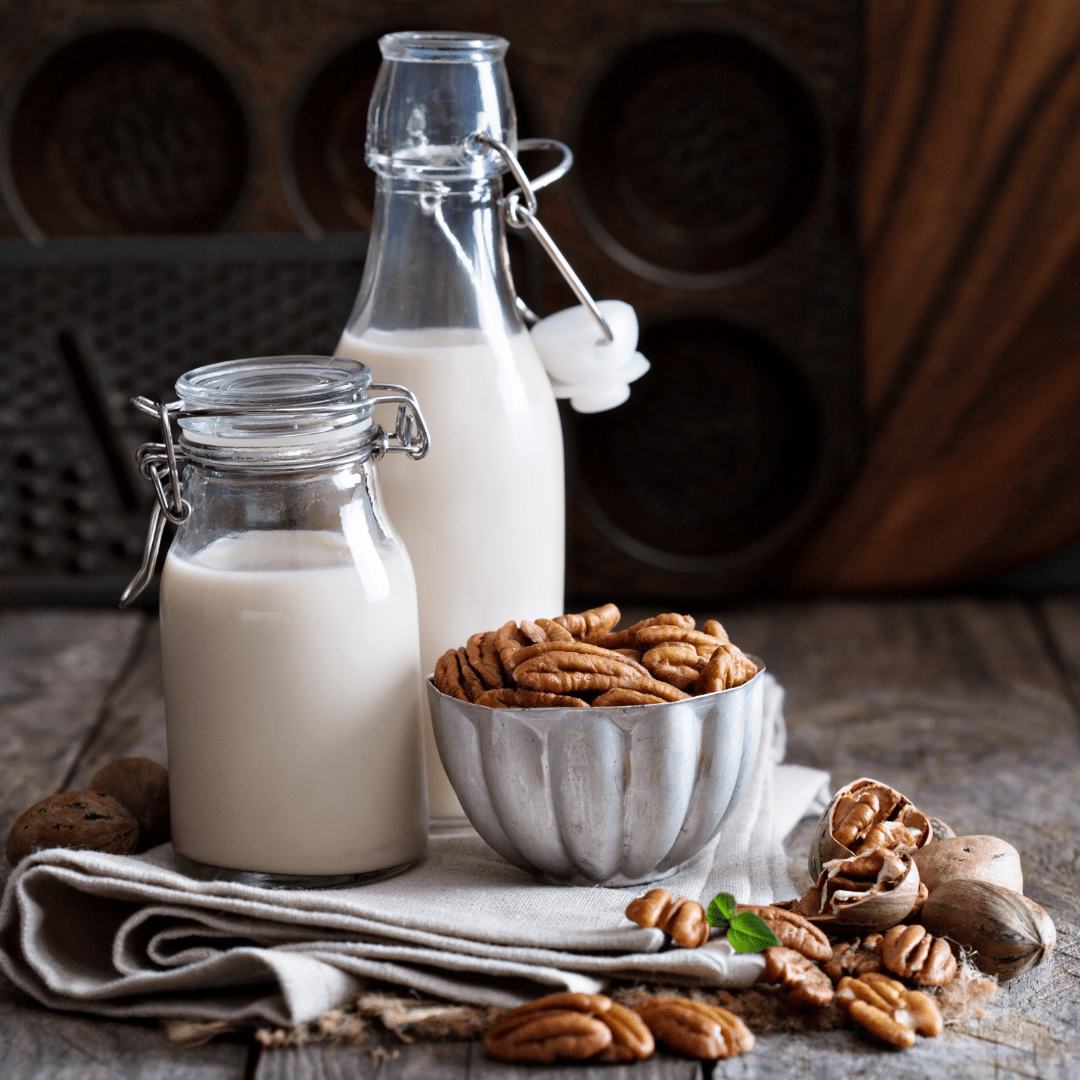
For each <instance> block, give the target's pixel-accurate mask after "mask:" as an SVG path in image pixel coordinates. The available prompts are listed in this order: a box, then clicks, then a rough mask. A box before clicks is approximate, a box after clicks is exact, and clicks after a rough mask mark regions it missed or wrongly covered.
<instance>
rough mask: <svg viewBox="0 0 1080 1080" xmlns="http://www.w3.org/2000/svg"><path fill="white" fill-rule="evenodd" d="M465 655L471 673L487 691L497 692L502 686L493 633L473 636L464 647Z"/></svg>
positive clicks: (500, 666) (501, 674)
mask: <svg viewBox="0 0 1080 1080" xmlns="http://www.w3.org/2000/svg"><path fill="white" fill-rule="evenodd" d="M465 655H466V657H468V660H469V663H470V664H471V665H472V669H473V671H475V672H476V674H477V675H479V676H480V681H481V682H482V683H483V684H484V686H485V687H486V688H487V689H488V690H498V689H499V687H501V686H502V685H503V671H502V664H501V663H500V662H499V653H498V650H497V649H496V648H495V631H494V630H489V631H487V633H484V634H473V636H472V637H471V638H469V641H468V644H467V645H466V646H465Z"/></svg>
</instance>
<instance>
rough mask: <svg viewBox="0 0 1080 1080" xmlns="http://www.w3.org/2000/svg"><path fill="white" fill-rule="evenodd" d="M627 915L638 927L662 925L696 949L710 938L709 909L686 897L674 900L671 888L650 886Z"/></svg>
mask: <svg viewBox="0 0 1080 1080" xmlns="http://www.w3.org/2000/svg"><path fill="white" fill-rule="evenodd" d="M626 917H627V918H628V919H629V920H630V921H631V922H636V923H637V924H638V926H645V927H650V926H655V927H658V928H659V929H660V930H663V931H664V933H665V934H668V935H669V936H670V937H671V939H672V941H674V942H675V944H676V945H679V946H681V947H682V948H684V949H696V948H697V947H698V946H699V945H704V944H705V942H706V941H708V940H709V924H708V923H707V922H706V921H705V909H704V908H703V907H702V906H701V905H700V904H699V903H698V902H697V901H696V900H688V899H687V898H686V897H685V896H680V897H678V898H676V899H674V900H673V899H672V898H671V893H670V892H668V890H667V889H650V890H649V891H648V892H647V893H646V894H645V895H644V896H639V897H638V898H637V899H636V900H631V901H630V903H629V904H628V905H627V907H626Z"/></svg>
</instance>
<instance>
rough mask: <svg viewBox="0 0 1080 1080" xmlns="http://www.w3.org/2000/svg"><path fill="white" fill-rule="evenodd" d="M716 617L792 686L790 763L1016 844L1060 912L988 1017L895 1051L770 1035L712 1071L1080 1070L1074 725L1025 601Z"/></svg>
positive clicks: (1031, 877) (1079, 848) (1045, 899)
mask: <svg viewBox="0 0 1080 1080" xmlns="http://www.w3.org/2000/svg"><path fill="white" fill-rule="evenodd" d="M1064 610H1065V608H1064V606H1063V607H1062V611H1064ZM1064 620H1065V616H1064V615H1062V616H1061V618H1059V619H1058V620H1057V624H1061V625H1064ZM723 621H724V624H725V626H727V628H728V631H729V632H730V634H731V636H732V639H733V640H734V641H736V642H737V643H738V644H739V645H740V646H742V647H743V648H746V649H748V650H749V651H751V652H754V653H756V654H757V655H759V656H761V657H762V658H763V659H764V660H765V661H766V663H767V664H768V666H769V668H770V670H772V671H773V672H774V673H775V674H776V676H777V678H778V679H780V681H781V683H783V685H784V686H785V688H786V690H787V701H786V709H785V712H786V716H787V721H788V727H789V740H788V759H789V760H793V761H799V762H803V763H805V764H812V765H817V766H819V767H821V768H825V769H829V770H830V771H831V772H832V776H833V782H834V784H835V785H840V784H843V783H847V782H848V781H850V780H853V779H855V778H856V777H858V776H863V775H868V776H874V777H878V778H880V779H882V780H885V781H887V782H888V783H891V784H893V785H894V786H895V787H897V788H899V789H900V790H902V791H904V792H906V793H907V794H909V795H911V796H912V798H913V799H914V800H915V802H916V804H917V805H919V806H920V807H921V808H923V809H925V810H927V811H929V812H931V813H937V814H940V815H941V816H942V817H944V818H945V819H946V820H947V821H949V822H950V823H951V824H952V825H953V827H954V828H955V829H956V830H957V832H958V833H960V834H970V833H989V834H992V835H996V836H1001V837H1003V838H1005V839H1006V840H1008V841H1009V842H1010V843H1012V844H1014V845H1015V846H1016V848H1017V849H1018V850H1019V852H1020V856H1021V862H1022V865H1023V870H1024V878H1025V887H1024V891H1025V893H1026V894H1027V895H1028V896H1030V897H1032V899H1034V900H1036V901H1037V902H1038V903H1040V904H1042V905H1043V907H1045V908H1046V909H1047V911H1048V912H1049V913H1050V914H1051V915H1052V917H1053V918H1054V921H1055V923H1056V925H1057V929H1058V949H1057V951H1056V953H1055V954H1054V956H1053V958H1052V960H1051V961H1050V963H1048V964H1046V965H1044V966H1043V967H1042V968H1039V969H1038V970H1036V971H1035V972H1032V973H1030V974H1028V975H1025V976H1021V977H1020V978H1018V979H1015V980H1013V981H1012V982H1010V983H1007V984H1005V985H1004V986H1003V987H1002V988H1001V990H1000V992H999V995H998V997H997V998H996V999H995V1001H994V1005H993V1010H994V1011H993V1015H992V1016H991V1018H990V1019H988V1020H987V1021H985V1022H984V1023H981V1024H976V1023H965V1024H962V1025H960V1026H959V1027H958V1028H957V1029H953V1030H950V1031H948V1032H947V1033H946V1035H945V1036H943V1037H942V1039H941V1040H938V1041H934V1042H926V1043H924V1042H922V1041H920V1043H919V1045H918V1046H917V1047H916V1048H914V1049H913V1050H911V1051H907V1052H905V1053H904V1054H895V1053H892V1052H889V1051H885V1050H881V1049H879V1048H877V1047H874V1046H872V1045H871V1044H870V1043H869V1041H868V1040H867V1039H866V1038H865V1037H864V1036H862V1035H859V1034H857V1033H854V1032H848V1031H840V1032H831V1033H827V1034H813V1035H810V1034H798V1035H796V1034H788V1035H782V1036H780V1035H769V1036H764V1037H762V1038H761V1039H760V1040H759V1045H758V1048H757V1049H756V1050H755V1051H754V1053H753V1054H750V1055H747V1056H746V1057H745V1058H740V1059H738V1060H737V1061H731V1062H727V1063H723V1064H721V1065H719V1066H717V1068H716V1070H715V1072H714V1074H713V1075H714V1076H715V1077H721V1076H723V1077H746V1078H751V1077H752V1078H755V1080H756V1078H758V1077H772V1076H788V1075H795V1074H797V1075H800V1076H806V1077H814V1078H818V1077H820V1078H822V1080H824V1078H826V1077H828V1078H830V1080H831V1078H832V1077H835V1076H840V1075H859V1076H865V1077H868V1078H869V1077H881V1078H882V1080H885V1078H889V1080H896V1078H898V1077H899V1078H907V1077H911V1078H912V1080H914V1078H915V1077H923V1076H930V1077H937V1076H941V1077H946V1076H948V1077H950V1078H954V1077H958V1078H968V1077H970V1078H972V1080H975V1078H979V1077H983V1076H987V1075H995V1076H997V1075H1003V1076H1009V1075H1023V1076H1038V1077H1043V1078H1050V1077H1054V1078H1057V1077H1061V1078H1062V1080H1064V1078H1065V1077H1066V1076H1075V1075H1077V1073H1078V1072H1080V1037H1078V1032H1080V1001H1078V997H1077V994H1076V989H1075V987H1076V981H1077V979H1078V978H1080V874H1078V873H1077V868H1078V867H1080V844H1078V842H1077V839H1076V838H1077V836H1080V805H1078V803H1077V800H1076V791H1077V790H1080V735H1078V728H1077V724H1076V717H1075V715H1074V712H1073V708H1072V704H1071V700H1070V696H1069V693H1068V688H1067V687H1066V685H1065V683H1064V681H1063V679H1062V677H1061V675H1060V671H1059V669H1058V667H1057V665H1056V664H1055V662H1054V660H1053V658H1052V657H1051V656H1050V655H1048V653H1047V650H1046V649H1045V647H1044V641H1043V638H1042V635H1041V633H1040V629H1039V627H1038V626H1037V625H1036V623H1035V622H1034V620H1033V619H1032V617H1031V614H1030V612H1029V611H1028V610H1027V608H1026V607H1025V606H1024V605H1023V604H1021V603H1019V602H1001V601H999V602H988V601H978V600H941V601H937V600H935V601H894V602H878V603H873V604H867V603H861V604H860V603H836V602H831V603H820V604H812V605H806V606H801V605H800V606H795V605H792V606H778V607H774V608H768V609H759V610H756V611H747V612H742V613H734V614H731V615H729V616H728V617H726V618H723ZM1057 624H1055V625H1057ZM808 840H809V829H808V828H805V827H800V829H799V830H797V833H796V834H795V836H793V838H792V842H791V843H789V847H788V850H789V854H790V856H791V859H792V861H793V862H796V863H797V862H798V860H799V858H800V857H802V858H805V851H806V848H805V845H806V843H807V842H808ZM797 848H798V849H799V850H796V849H797ZM995 1070H996V1071H995Z"/></svg>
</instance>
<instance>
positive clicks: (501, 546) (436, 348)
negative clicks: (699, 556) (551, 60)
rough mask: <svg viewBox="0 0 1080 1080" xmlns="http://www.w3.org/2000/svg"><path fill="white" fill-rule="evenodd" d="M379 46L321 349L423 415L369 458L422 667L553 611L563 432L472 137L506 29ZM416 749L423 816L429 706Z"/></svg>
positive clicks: (506, 123) (558, 605)
mask: <svg viewBox="0 0 1080 1080" xmlns="http://www.w3.org/2000/svg"><path fill="white" fill-rule="evenodd" d="M379 44H380V48H381V49H382V53H383V65H382V68H381V69H380V73H379V77H378V81H377V82H376V86H375V90H374V92H373V95H372V103H371V108H370V112H369V117H368V141H367V154H366V157H367V162H368V164H369V165H370V166H371V167H372V168H373V169H374V170H375V172H376V173H377V174H378V180H377V189H376V203H375V213H374V221H373V225H372V235H371V242H370V247H369V254H368V259H367V263H366V266H365V270H364V278H363V281H362V283H361V286H360V292H359V295H358V297H357V301H356V306H355V307H354V309H353V314H352V316H351V317H350V320H349V324H348V327H347V328H346V330H345V332H344V334H343V335H342V338H341V340H340V342H339V344H338V347H337V350H336V351H337V354H338V355H339V356H347V357H353V358H356V359H359V360H362V361H363V362H364V363H365V364H368V365H369V366H370V367H371V368H372V370H373V372H374V373H375V378H376V379H377V380H378V381H380V382H389V383H404V384H406V385H408V386H409V387H411V388H413V389H414V390H415V391H416V393H417V396H418V397H419V399H420V400H421V402H422V405H423V409H424V417H425V420H426V421H427V424H428V427H429V429H430V431H431V437H432V449H431V451H430V453H429V454H428V456H427V458H426V459H425V460H424V461H423V462H421V463H420V464H419V465H418V466H413V467H409V466H410V464H411V463H408V462H402V461H389V462H386V463H385V464H384V465H383V466H381V467H380V468H381V471H382V474H383V476H384V477H385V485H386V491H385V495H386V500H385V501H386V505H387V508H388V512H389V517H390V519H391V521H392V522H393V524H394V526H395V527H396V528H397V529H398V530H399V531H400V533H401V536H402V538H403V539H404V541H405V544H406V547H407V548H408V550H409V553H410V555H411V557H412V563H413V568H414V570H415V573H416V584H417V592H418V597H419V607H420V641H421V648H420V655H421V663H422V666H423V670H424V673H425V674H427V673H429V672H431V671H432V670H433V668H434V666H435V661H436V660H437V659H438V657H439V656H440V655H441V654H442V653H443V652H445V651H446V650H447V649H449V648H454V647H457V646H459V645H463V644H464V643H465V642H466V640H467V639H468V638H469V636H470V635H472V634H474V633H476V632H478V631H481V630H495V629H497V628H498V627H499V626H501V625H502V624H503V623H504V622H506V621H507V620H508V619H515V620H521V619H524V618H537V617H541V616H551V615H553V614H557V613H559V612H561V611H562V604H563V566H564V544H565V525H564V512H565V511H564V494H563V451H562V433H561V429H560V424H559V416H558V410H557V407H556V405H555V399H554V395H553V393H552V390H551V385H550V382H549V380H548V377H547V374H546V372H545V370H544V367H543V365H542V364H541V362H540V359H539V357H538V356H537V354H536V350H535V348H534V347H533V344H532V341H531V339H530V337H529V334H528V332H527V331H526V329H525V327H524V325H523V324H522V322H521V319H520V317H519V315H518V312H517V309H516V308H515V305H514V302H513V294H512V291H511V288H512V287H511V284H510V282H509V281H508V279H507V277H506V273H505V271H504V264H503V261H502V259H501V257H500V252H501V249H502V245H503V243H504V237H503V232H502V230H503V223H502V220H501V217H500V214H499V212H498V206H497V200H498V198H499V197H500V195H501V191H502V178H501V174H502V172H503V171H504V168H505V166H504V165H503V162H502V159H501V158H500V157H499V155H498V154H496V153H494V152H490V151H489V152H482V151H483V147H479V146H476V145H474V144H473V143H472V141H471V135H472V134H473V133H475V132H478V131H479V132H483V133H486V134H489V135H492V136H493V137H495V138H497V139H499V140H501V141H504V142H506V143H508V144H509V145H511V147H515V146H516V131H515V119H514V109H513V101H512V98H511V95H510V91H509V86H508V83H507V80H506V72H505V68H504V66H503V62H502V58H503V55H504V53H505V51H506V48H507V43H506V42H505V41H504V40H502V39H501V38H494V37H485V36H482V35H472V36H469V35H461V34H449V33H446V34H390V35H388V36H386V37H384V38H382V39H381V40H380V43H379ZM401 466H405V467H404V468H402V467H401ZM427 765H428V782H429V787H428V790H429V801H430V806H431V814H432V817H433V818H444V817H453V816H457V815H460V813H461V808H460V806H459V804H458V802H457V800H456V798H455V797H454V793H453V789H452V788H451V787H450V784H449V781H448V780H447V779H446V776H445V773H444V772H443V770H442V768H441V766H440V764H439V757H438V751H437V749H436V748H435V744H434V736H433V735H432V733H431V729H430V722H429V723H428V728H427Z"/></svg>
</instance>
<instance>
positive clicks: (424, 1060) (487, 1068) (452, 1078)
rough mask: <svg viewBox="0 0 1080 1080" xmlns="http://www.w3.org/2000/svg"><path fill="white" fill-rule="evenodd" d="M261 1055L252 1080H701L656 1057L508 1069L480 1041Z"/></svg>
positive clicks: (682, 1063) (689, 1066) (692, 1066)
mask: <svg viewBox="0 0 1080 1080" xmlns="http://www.w3.org/2000/svg"><path fill="white" fill-rule="evenodd" d="M375 1048H376V1046H375V1045H374V1044H373V1045H362V1046H350V1047H331V1046H320V1045H313V1046H305V1047H301V1048H299V1049H286V1050H264V1051H263V1053H262V1056H261V1057H260V1058H259V1064H258V1067H257V1068H256V1070H255V1080H354V1078H357V1080H365V1078H374V1077H375V1076H376V1075H377V1076H378V1080H702V1077H703V1073H702V1069H701V1066H700V1065H699V1064H698V1063H697V1062H696V1061H688V1060H686V1059H685V1058H676V1057H672V1056H671V1055H669V1054H666V1053H658V1054H657V1055H656V1056H655V1057H653V1058H650V1059H649V1060H648V1061H642V1062H638V1063H636V1064H634V1065H596V1066H588V1065H568V1064H562V1065H547V1066H541V1065H507V1064H504V1063H503V1062H499V1061H493V1060H492V1059H491V1058H489V1057H488V1056H487V1055H486V1054H485V1053H484V1050H483V1048H482V1047H481V1045H480V1044H479V1043H478V1042H471V1043H454V1042H450V1043H414V1044H413V1045H411V1046H401V1045H393V1044H389V1045H387V1046H385V1047H380V1048H379V1049H378V1051H377V1053H373V1052H372V1051H373V1050H374V1049H375Z"/></svg>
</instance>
